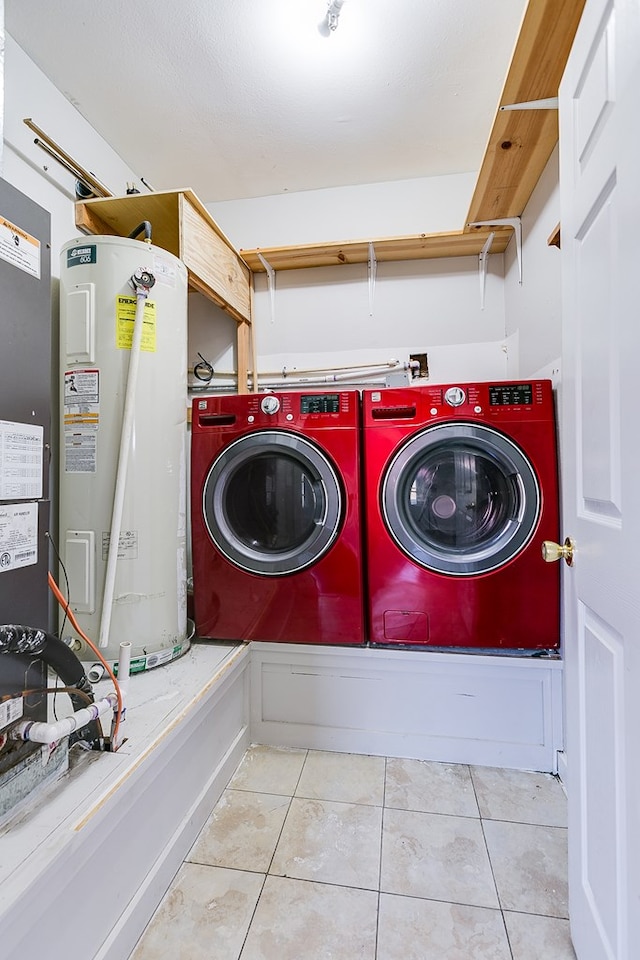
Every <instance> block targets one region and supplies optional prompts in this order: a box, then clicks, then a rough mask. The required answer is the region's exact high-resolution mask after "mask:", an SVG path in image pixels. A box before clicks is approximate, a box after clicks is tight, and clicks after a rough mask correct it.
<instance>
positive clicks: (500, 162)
mask: <svg viewBox="0 0 640 960" xmlns="http://www.w3.org/2000/svg"><path fill="white" fill-rule="evenodd" d="M584 4H585V0H529V3H528V5H527V9H526V13H525V16H524V18H523V21H522V26H521V29H520V33H519V35H518V40H517V43H516V46H515V50H514V53H513V57H512V60H511V64H510V67H509V71H508V74H507V79H506V81H505V85H504V88H503V91H502V96H501V97H500V103H499V107H500V106H502V105H509V104H513V103H526V102H529V101H531V100H543V99H547V98H549V97H556V96H557V94H558V87H559V85H560V80H561V78H562V74H563V72H564V68H565V65H566V62H567V58H568V56H569V51H570V50H571V45H572V44H573V38H574V36H575V33H576V30H577V28H578V23H579V22H580V17H581V15H582V10H583V8H584ZM557 141H558V112H557V110H515V111H501V110H500V109H498V111H497V112H496V117H495V120H494V123H493V127H492V130H491V133H490V136H489V140H488V143H487V147H486V150H485V154H484V159H483V162H482V166H481V168H480V172H479V174H478V179H477V181H476V187H475V190H474V193H473V197H472V200H471V205H470V208H469V213H468V215H467V218H466V220H465V223H464V225H463V228H462V230H459V231H454V232H451V233H433V234H424V233H422V234H418V235H416V236H409V237H392V238H381V239H378V240H375V239H373V240H371V241H369V240H350V241H344V242H341V243H319V244H305V245H302V246H292V247H265V248H258V249H255V250H241V251H240V252H241V254H242V258H243V260H244V261H245V262H246V263H247V264H248V265H249V266H250V267H251V270H253V271H255V272H260V271H264V270H265V268H264V266H263V265H262V263H261V261H260V259H259V257H258V254H262V256H263V257H264V259H265V260H266V261H267V263H268V264H269V265H270V266H271V267H273V269H274V270H300V269H303V268H306V267H326V266H338V265H340V264H350V263H366V262H367V260H368V259H369V242H372V243H373V244H374V251H375V256H376V260H379V261H385V260H386V261H391V260H427V259H431V258H436V257H468V256H473V255H476V254H479V253H480V251H481V250H482V247H483V245H484V242H485V240H486V238H487V237H488V235H489V229H488V228H478V227H470V226H469V223H474V222H476V221H478V220H502V219H504V218H507V217H509V218H513V217H519V216H521V214H522V212H523V211H524V208H525V207H526V205H527V203H528V201H529V198H530V197H531V194H532V193H533V190H534V188H535V186H536V184H537V182H538V180H539V179H540V175H541V173H542V171H543V170H544V168H545V166H546V164H547V161H548V160H549V157H550V156H551V153H552V151H553V148H554V147H555V145H556V143H557ZM511 236H512V231H511V230H506V231H497V230H496V231H495V238H494V241H493V244H492V246H491V252H492V253H500V252H501V251H502V250H504V249H505V247H506V245H507V243H508V241H509V240H510V238H511Z"/></svg>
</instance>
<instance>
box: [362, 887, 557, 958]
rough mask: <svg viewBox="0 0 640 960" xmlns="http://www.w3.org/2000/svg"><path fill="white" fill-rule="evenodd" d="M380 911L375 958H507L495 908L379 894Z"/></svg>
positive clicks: (500, 924)
mask: <svg viewBox="0 0 640 960" xmlns="http://www.w3.org/2000/svg"><path fill="white" fill-rule="evenodd" d="M379 916H380V919H379V922H378V953H377V956H376V960H511V952H510V950H509V944H508V941H507V935H506V933H505V929H504V923H503V920H502V914H501V913H500V911H499V910H488V909H486V908H485V907H467V906H463V905H461V904H459V903H440V902H437V901H435V900H417V899H416V898H414V897H397V896H392V895H390V894H386V893H383V894H381V895H380V915H379ZM538 960H542V954H541V955H540V957H539V958H538ZM548 960H551V955H549V958H548ZM553 960H556V958H555V957H554V958H553Z"/></svg>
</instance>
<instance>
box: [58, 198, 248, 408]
mask: <svg viewBox="0 0 640 960" xmlns="http://www.w3.org/2000/svg"><path fill="white" fill-rule="evenodd" d="M75 209H76V226H77V227H78V229H80V230H83V231H84V232H85V233H91V234H107V235H115V236H117V237H126V236H128V235H129V234H130V233H131V232H132V230H135V229H136V227H137V226H138V224H139V223H141V222H142V221H143V220H148V221H149V222H150V224H151V232H152V236H151V239H152V242H153V243H154V244H155V245H156V246H158V247H162V249H163V250H168V251H169V252H170V253H173V254H174V255H175V256H176V257H179V258H180V260H182V262H183V263H184V265H185V267H186V268H187V274H188V277H189V286H190V288H191V289H192V290H196V291H198V293H202V294H203V295H204V296H205V297H208V298H209V299H210V300H213V302H214V303H216V304H217V305H218V306H219V307H221V308H222V310H224V311H225V312H226V313H228V314H229V315H230V316H232V317H233V318H234V320H236V321H237V324H238V329H237V358H236V362H237V365H238V393H246V392H247V389H248V372H247V370H248V365H249V355H250V344H251V330H250V325H251V271H250V269H249V267H248V266H247V264H246V263H245V262H244V260H242V258H241V257H240V256H239V255H238V253H237V252H236V250H235V249H234V248H233V246H232V245H231V243H230V242H229V240H227V238H226V237H225V235H224V233H223V232H222V230H221V229H220V227H219V226H218V224H217V223H216V222H215V220H214V219H213V218H212V216H211V214H210V213H209V211H208V210H207V209H206V207H205V206H203V204H202V203H201V202H200V200H198V198H197V196H196V195H195V193H193V191H192V190H188V189H185V190H170V191H164V192H158V193H132V194H128V195H127V196H125V197H104V198H100V199H96V200H84V201H82V202H79V203H76V208H75Z"/></svg>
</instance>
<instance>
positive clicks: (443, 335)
mask: <svg viewBox="0 0 640 960" xmlns="http://www.w3.org/2000/svg"><path fill="white" fill-rule="evenodd" d="M474 183H475V174H458V175H454V176H448V177H434V178H431V179H421V180H409V181H404V182H401V183H389V184H366V185H364V186H359V187H341V188H337V189H330V190H315V191H308V192H306V193H299V194H287V195H282V196H274V197H261V198H257V199H249V200H238V201H226V202H224V203H212V204H208V205H207V206H208V209H209V210H210V212H211V214H212V216H213V217H214V218H215V219H216V220H217V222H218V223H219V224H220V226H221V227H222V229H223V230H224V231H225V233H226V234H227V236H229V238H230V240H231V241H232V242H233V243H234V244H235V245H236V246H237V247H238V248H239V249H242V248H245V249H251V248H254V247H263V248H264V247H269V246H278V245H281V246H287V245H295V244H300V243H321V242H324V241H329V240H335V241H339V240H345V239H376V238H379V237H384V236H399V235H407V234H415V233H421V232H444V231H448V230H458V229H460V228H461V226H462V224H463V223H464V217H465V214H466V211H467V208H468V205H469V201H470V198H471V194H472V191H473V187H474ZM502 269H503V262H502V257H501V256H499V257H498V256H497V257H493V258H491V260H490V269H489V275H488V277H487V291H486V301H485V308H484V310H483V309H481V306H480V288H479V279H478V259H477V257H465V258H454V259H447V260H431V261H405V262H402V263H378V264H377V268H376V278H375V284H374V286H373V289H372V288H371V287H370V284H369V276H368V267H367V264H359V265H344V266H339V267H325V268H315V269H308V270H289V271H280V272H278V273H276V283H275V294H274V297H273V300H272V297H271V294H270V291H269V289H268V284H267V278H266V275H265V274H257V275H256V277H255V291H256V294H255V301H254V323H255V332H256V343H257V352H258V369H259V370H260V372H264V371H281V370H282V368H283V367H285V366H286V368H287V370H288V371H289V372H290V373H295V371H296V370H305V369H308V368H310V367H318V366H323V367H324V366H327V367H330V366H334V367H343V366H345V365H355V366H357V365H360V364H369V363H377V362H380V361H382V362H384V361H387V360H390V359H398V360H401V361H403V362H404V361H407V360H408V358H409V355H410V354H413V353H427V355H428V358H429V371H430V380H431V381H432V382H434V381H438V380H439V381H441V382H443V381H446V380H472V379H489V378H493V377H495V378H498V377H504V376H506V363H507V356H506V353H505V349H504V335H505V316H504V297H503V289H502ZM211 316H212V317H213V316H214V314H211ZM216 326H217V324H216ZM213 327H214V325H213V324H209V326H208V327H207V324H206V322H205V321H204V320H203V321H202V322H198V330H197V334H196V333H195V329H194V328H193V326H192V336H191V344H190V354H189V355H190V358H191V357H192V356H195V355H196V354H197V351H198V350H199V351H200V352H202V353H203V354H204V355H205V356H207V357H208V358H209V356H208V351H210V353H211V356H212V357H215V356H219V353H220V351H219V344H218V343H217V342H216V333H215V332H214V328H213ZM224 360H225V365H226V366H227V367H229V364H230V362H232V357H230V356H226V357H225V358H224ZM211 362H214V361H213V360H212V361H211ZM214 365H215V363H214Z"/></svg>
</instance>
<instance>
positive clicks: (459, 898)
mask: <svg viewBox="0 0 640 960" xmlns="http://www.w3.org/2000/svg"><path fill="white" fill-rule="evenodd" d="M380 889H381V890H383V891H385V892H386V893H399V894H404V895H406V896H413V897H425V898H429V899H431V900H446V901H450V902H452V903H464V904H469V905H472V906H478V907H497V906H498V897H497V894H496V889H495V885H494V882H493V877H492V874H491V866H490V864H489V858H488V856H487V850H486V845H485V842H484V836H483V834H482V826H481V824H480V821H479V820H473V819H471V818H469V817H449V816H443V815H440V814H432V813H414V812H408V811H405V810H391V809H385V811H384V825H383V832H382V874H381V882H380Z"/></svg>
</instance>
